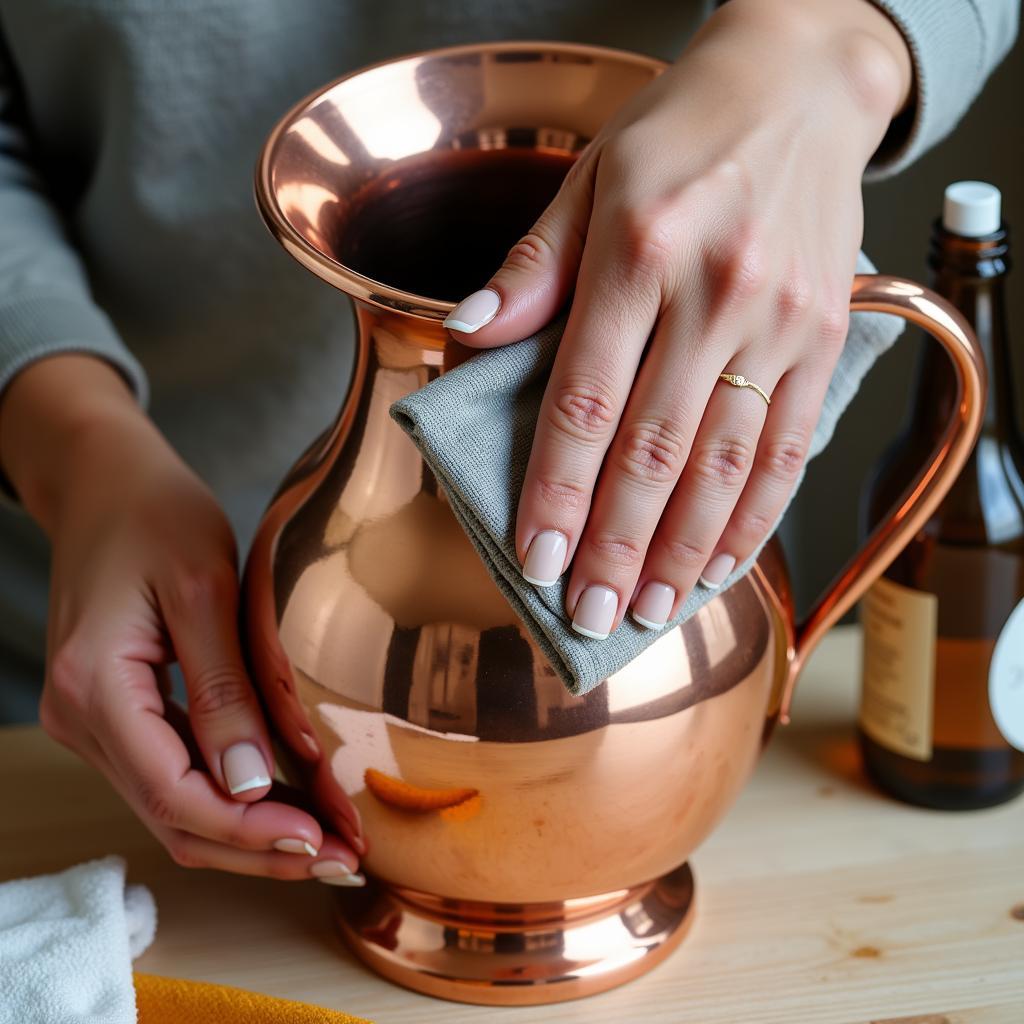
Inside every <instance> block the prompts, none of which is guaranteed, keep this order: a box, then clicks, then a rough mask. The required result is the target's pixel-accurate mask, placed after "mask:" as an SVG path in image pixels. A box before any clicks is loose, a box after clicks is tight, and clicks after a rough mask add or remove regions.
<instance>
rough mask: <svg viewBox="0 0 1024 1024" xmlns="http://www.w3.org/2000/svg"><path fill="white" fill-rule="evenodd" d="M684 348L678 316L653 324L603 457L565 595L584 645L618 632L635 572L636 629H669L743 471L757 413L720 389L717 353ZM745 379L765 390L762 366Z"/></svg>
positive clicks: (743, 397)
mask: <svg viewBox="0 0 1024 1024" xmlns="http://www.w3.org/2000/svg"><path fill="white" fill-rule="evenodd" d="M690 342H691V339H689V338H688V337H687V324H686V321H685V319H684V318H683V317H681V316H679V315H674V316H666V317H665V318H664V319H663V321H662V322H661V324H660V325H659V328H658V331H657V332H656V334H655V337H654V339H653V341H652V345H651V355H650V356H649V357H648V359H647V361H646V362H645V364H644V366H643V368H642V369H641V372H640V374H639V377H638V379H637V383H636V385H635V387H634V390H633V394H632V396H631V397H630V401H629V405H628V407H627V409H626V412H625V415H624V416H623V419H622V423H621V426H620V428H619V431H618V432H617V434H616V437H615V440H614V441H613V443H612V446H611V448H610V449H609V452H608V457H607V459H606V461H605V467H604V470H603V472H602V476H601V480H600V483H599V485H598V489H597V493H596V494H595V499H594V503H593V506H592V509H591V512H590V516H589V518H588V520H587V524H586V527H585V529H584V531H583V535H582V537H581V539H580V543H579V547H578V549H577V553H576V558H575V561H574V563H573V570H572V576H571V578H570V581H569V586H568V588H567V592H566V609H567V611H568V613H569V614H570V615H571V616H572V621H573V628H574V629H575V630H576V631H577V632H579V633H582V634H584V635H586V636H592V637H596V638H603V637H605V636H607V635H608V634H609V633H610V632H612V631H613V630H614V629H615V628H617V627H618V625H619V623H620V622H621V620H622V617H623V615H624V614H625V610H626V606H627V604H628V603H629V601H630V599H631V598H632V597H633V596H634V594H639V590H638V589H637V584H638V581H640V580H641V575H642V576H643V583H647V582H651V583H652V584H654V585H653V586H652V587H651V588H650V589H649V590H647V591H646V592H644V594H643V600H642V603H641V607H640V608H639V610H638V612H637V614H638V615H639V620H638V621H641V624H647V625H651V626H652V627H653V626H660V625H662V624H664V622H665V621H667V618H668V617H669V616H670V615H671V613H673V612H674V610H675V609H676V608H677V607H678V605H679V604H680V603H681V601H682V599H683V598H685V596H686V594H687V593H688V592H689V590H690V589H691V588H692V586H693V584H694V583H695V582H696V580H697V576H698V575H699V574H700V572H701V570H702V569H703V568H704V566H705V564H706V561H707V559H706V557H705V554H706V553H708V552H710V550H711V548H712V546H713V545H714V544H715V542H716V541H717V540H718V538H719V536H720V535H721V532H722V530H723V529H724V527H725V524H726V522H727V521H728V517H729V515H730V513H731V512H732V509H733V507H734V506H735V504H736V501H737V499H738V497H739V494H740V491H741V490H742V488H743V484H744V482H745V480H746V478H747V474H748V472H749V470H750V464H751V462H752V459H753V453H754V450H755V449H756V447H757V441H758V437H759V435H760V432H761V427H762V425H763V423H764V419H765V404H764V402H763V401H762V400H761V399H760V398H759V397H757V396H756V395H755V394H753V393H752V392H749V391H747V392H743V391H739V390H737V389H735V388H731V387H729V386H728V385H725V384H723V383H721V382H719V380H718V374H719V373H720V372H722V370H723V367H722V366H721V365H720V363H716V362H715V359H716V351H717V350H718V348H717V346H715V345H714V344H710V345H708V346H706V347H702V346H700V345H698V344H692V343H690ZM681 353H686V355H687V358H686V360H685V361H682V362H681V360H680V354H681ZM737 359H739V360H741V361H742V362H743V363H750V362H751V361H752V359H753V356H746V357H745V356H744V355H743V354H742V353H741V354H740V356H738V357H737ZM747 372H749V373H751V374H752V375H755V374H756V376H757V377H759V379H761V380H762V381H765V383H766V386H769V387H770V386H771V385H772V384H773V383H774V380H773V379H772V378H773V377H774V376H775V374H773V373H772V372H771V371H769V370H768V369H767V368H762V369H760V370H755V369H754V368H753V367H751V366H748V367H747ZM652 538H653V541H652Z"/></svg>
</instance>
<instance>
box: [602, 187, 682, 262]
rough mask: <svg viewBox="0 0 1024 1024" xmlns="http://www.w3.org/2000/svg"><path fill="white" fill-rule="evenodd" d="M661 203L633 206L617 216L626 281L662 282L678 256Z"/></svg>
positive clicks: (625, 208)
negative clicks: (652, 279)
mask: <svg viewBox="0 0 1024 1024" xmlns="http://www.w3.org/2000/svg"><path fill="white" fill-rule="evenodd" d="M665 214H666V210H665V208H664V204H662V203H657V202H656V203H651V202H647V203H640V202H635V203H631V204H629V205H628V206H625V207H623V209H622V210H620V211H619V213H618V215H617V218H616V219H617V221H618V223H617V234H618V237H619V238H620V239H621V243H622V248H623V257H624V265H625V270H626V274H627V277H628V278H630V279H634V280H649V279H651V278H656V279H658V280H661V279H662V278H663V277H664V276H665V273H666V271H667V270H668V268H669V266H670V265H671V263H672V260H673V258H674V255H675V245H674V244H673V242H672V238H671V236H670V233H669V231H668V230H666V216H665Z"/></svg>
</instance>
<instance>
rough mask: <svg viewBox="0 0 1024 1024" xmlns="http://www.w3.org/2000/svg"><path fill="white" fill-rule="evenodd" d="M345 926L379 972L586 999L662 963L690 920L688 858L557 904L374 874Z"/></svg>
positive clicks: (496, 997)
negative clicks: (656, 873)
mask: <svg viewBox="0 0 1024 1024" xmlns="http://www.w3.org/2000/svg"><path fill="white" fill-rule="evenodd" d="M339 898H340V905H339V910H338V914H337V920H338V925H339V927H340V929H341V932H342V935H343V936H344V938H345V941H346V942H347V944H348V945H349V946H350V948H351V949H352V951H353V952H354V953H355V954H356V956H358V957H359V958H360V959H361V960H362V961H363V962H364V963H366V964H367V965H368V966H369V967H370V968H372V969H373V970H374V971H376V972H377V973H378V974H380V975H382V976H383V977H385V978H387V979H388V980H390V981H393V982H395V983H397V984H399V985H402V986H404V987H405V988H410V989H414V990H415V991H417V992H423V993H425V994H426V995H430V996H436V997H437V998H440V999H449V1000H454V1001H456V1002H462V1003H478V1004H483V1005H489V1006H528V1005H536V1004H543V1003H558V1002H563V1001H565V1000H568V999H580V998H582V997H584V996H590V995H595V994H596V993H598V992H604V991H606V990H607V989H610V988H614V987H616V986H617V985H622V984H623V983H625V982H627V981H630V980H632V979H633V978H636V977H638V976H639V975H641V974H644V973H646V972H647V971H649V970H650V969H651V968H652V967H654V966H656V965H657V964H659V963H660V962H661V961H662V960H663V959H664V958H665V957H666V956H668V954H669V953H671V952H672V950H673V949H675V948H676V946H678V945H679V943H680V942H681V941H682V940H683V937H684V936H685V935H686V933H687V931H689V928H690V925H691V924H692V923H693V913H694V886H693V874H692V872H691V871H690V867H689V865H688V864H683V865H682V866H681V867H678V868H676V869H675V870H674V871H670V872H669V873H668V874H667V875H663V876H662V877H661V878H658V879H656V880H655V881H653V882H647V883H645V884H644V885H639V886H634V887H633V888H630V889H621V890H619V891H617V892H613V893H605V894H602V895H599V896H588V897H585V898H583V899H575V900H566V901H563V902H556V903H532V904H531V903H525V904H523V903H519V904H512V903H482V902H476V901H471V900H456V899H444V898H441V897H437V896H429V895H427V894H425V893H420V892H414V891H412V890H409V889H402V888H399V887H397V886H391V885H387V884H385V883H381V882H375V881H373V880H372V879H370V880H368V885H367V887H366V888H365V889H361V890H358V891H355V890H349V891H346V892H343V893H340V894H339Z"/></svg>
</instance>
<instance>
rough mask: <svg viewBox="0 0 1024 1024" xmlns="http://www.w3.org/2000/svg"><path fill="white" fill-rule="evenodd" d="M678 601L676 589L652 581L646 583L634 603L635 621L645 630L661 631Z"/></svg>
mask: <svg viewBox="0 0 1024 1024" xmlns="http://www.w3.org/2000/svg"><path fill="white" fill-rule="evenodd" d="M675 599H676V588H675V587H670V586H669V585H668V584H667V583H658V582H657V581H656V580H651V581H650V582H649V583H645V584H644V585H643V588H642V589H641V591H640V596H639V597H637V599H636V601H634V602H633V619H634V621H636V622H639V623H640V625H641V626H643V627H644V628H645V629H661V627H662V626H664V625H665V623H666V622H668V616H669V612H671V611H672V605H673V604H674V603H675Z"/></svg>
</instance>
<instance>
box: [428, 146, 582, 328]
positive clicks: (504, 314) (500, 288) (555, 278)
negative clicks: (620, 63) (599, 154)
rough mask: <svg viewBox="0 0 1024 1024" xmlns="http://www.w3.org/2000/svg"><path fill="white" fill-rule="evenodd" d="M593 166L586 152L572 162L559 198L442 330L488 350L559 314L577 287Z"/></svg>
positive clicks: (461, 303)
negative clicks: (446, 329) (573, 289)
mask: <svg viewBox="0 0 1024 1024" xmlns="http://www.w3.org/2000/svg"><path fill="white" fill-rule="evenodd" d="M594 164H595V161H594V160H593V158H592V156H591V154H590V153H589V152H587V153H584V154H582V155H581V156H579V157H578V158H577V161H576V163H575V164H574V165H573V166H572V167H571V168H570V170H569V173H568V175H567V176H566V178H565V181H564V182H563V183H562V187H561V188H560V189H559V192H558V194H557V195H556V196H555V198H554V199H553V200H552V201H551V203H550V205H549V206H548V207H547V209H546V210H545V211H544V212H543V213H542V214H541V216H540V218H539V219H538V220H537V222H536V223H535V224H534V226H533V227H532V228H531V230H530V231H529V232H528V233H527V234H526V235H525V236H524V237H523V238H521V239H520V240H519V241H518V242H517V243H516V244H515V245H514V246H513V247H512V249H511V250H510V251H509V254H508V256H506V258H505V262H504V263H503V264H502V266H501V268H500V269H499V270H498V272H497V273H496V274H495V275H494V276H493V277H492V278H491V279H490V281H488V283H487V284H486V285H485V286H484V287H483V288H481V289H480V290H479V291H476V292H473V294H472V295H469V296H467V297H466V298H465V299H463V300H462V301H461V302H460V303H459V304H458V305H457V306H456V307H455V309H453V310H452V312H451V313H449V315H448V317H447V319H446V320H445V322H444V326H445V327H447V328H448V329H449V330H450V331H452V332H454V335H455V337H456V338H457V339H458V340H459V341H460V342H462V343H463V344H465V345H471V346H474V347H477V348H491V347H493V346H495V345H505V344H507V343H508V342H510V341H519V340H520V339H522V338H526V337H529V336H530V335H531V334H533V333H534V332H535V331H538V330H540V328H541V327H543V326H544V325H545V324H546V323H548V322H549V321H550V320H551V319H552V318H553V317H554V316H555V314H556V313H557V312H558V311H559V309H561V307H562V305H563V304H564V303H565V300H566V298H567V297H568V295H569V292H570V291H571V290H572V288H573V285H574V284H575V283H576V272H577V270H578V268H579V265H580V257H581V254H582V252H583V241H584V238H585V237H586V234H587V223H588V221H589V219H590V209H591V203H592V201H593V167H594Z"/></svg>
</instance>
